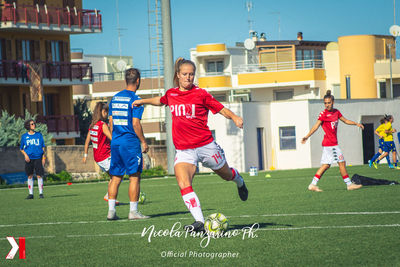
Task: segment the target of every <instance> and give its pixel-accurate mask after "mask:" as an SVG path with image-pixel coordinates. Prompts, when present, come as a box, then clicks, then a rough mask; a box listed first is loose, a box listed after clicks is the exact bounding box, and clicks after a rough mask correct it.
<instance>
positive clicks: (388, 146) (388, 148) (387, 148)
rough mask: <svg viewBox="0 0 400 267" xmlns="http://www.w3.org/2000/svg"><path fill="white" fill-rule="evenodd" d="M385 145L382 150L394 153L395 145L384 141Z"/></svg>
mask: <svg viewBox="0 0 400 267" xmlns="http://www.w3.org/2000/svg"><path fill="white" fill-rule="evenodd" d="M384 143H385V148H384V149H382V150H383V151H385V152H391V151H394V152H396V145H395V144H394V141H386V142H384Z"/></svg>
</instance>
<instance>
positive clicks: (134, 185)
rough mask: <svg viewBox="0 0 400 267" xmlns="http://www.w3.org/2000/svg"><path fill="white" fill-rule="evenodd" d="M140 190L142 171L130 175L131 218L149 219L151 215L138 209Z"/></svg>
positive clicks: (129, 217)
mask: <svg viewBox="0 0 400 267" xmlns="http://www.w3.org/2000/svg"><path fill="white" fill-rule="evenodd" d="M139 192H140V172H137V173H134V174H131V175H129V190H128V195H129V215H128V219H129V220H137V219H148V218H150V216H146V215H143V214H142V213H140V211H138V200H139Z"/></svg>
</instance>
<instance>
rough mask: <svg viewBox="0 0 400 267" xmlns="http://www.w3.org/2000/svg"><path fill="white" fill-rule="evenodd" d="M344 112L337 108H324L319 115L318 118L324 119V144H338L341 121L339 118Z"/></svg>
mask: <svg viewBox="0 0 400 267" xmlns="http://www.w3.org/2000/svg"><path fill="white" fill-rule="evenodd" d="M342 116H343V115H342V113H340V111H339V110H337V109H332V111H328V110H326V109H325V110H324V111H322V112H321V113H320V114H319V116H318V120H319V121H322V129H324V132H325V135H324V140H323V141H322V146H337V145H338V140H337V127H338V123H339V119H340V118H341V117H342Z"/></svg>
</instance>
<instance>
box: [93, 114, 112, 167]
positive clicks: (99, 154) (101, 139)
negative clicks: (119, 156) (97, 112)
mask: <svg viewBox="0 0 400 267" xmlns="http://www.w3.org/2000/svg"><path fill="white" fill-rule="evenodd" d="M104 123H105V122H104V121H98V122H97V123H96V124H95V125H94V126H93V128H91V129H89V131H90V140H91V141H92V144H93V155H94V161H96V162H100V161H103V160H105V159H107V158H108V157H110V155H111V150H110V140H109V139H108V138H107V136H106V135H105V134H104V132H103V124H104Z"/></svg>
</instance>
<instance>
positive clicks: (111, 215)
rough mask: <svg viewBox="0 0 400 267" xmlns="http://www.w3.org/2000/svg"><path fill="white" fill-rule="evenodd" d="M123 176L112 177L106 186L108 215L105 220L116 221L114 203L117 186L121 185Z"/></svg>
mask: <svg viewBox="0 0 400 267" xmlns="http://www.w3.org/2000/svg"><path fill="white" fill-rule="evenodd" d="M122 178H123V176H122V175H121V176H116V175H113V176H112V179H111V181H110V183H109V186H108V215H107V220H117V219H118V217H117V215H116V210H115V201H116V199H117V195H118V189H119V185H120V184H121V180H122Z"/></svg>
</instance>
